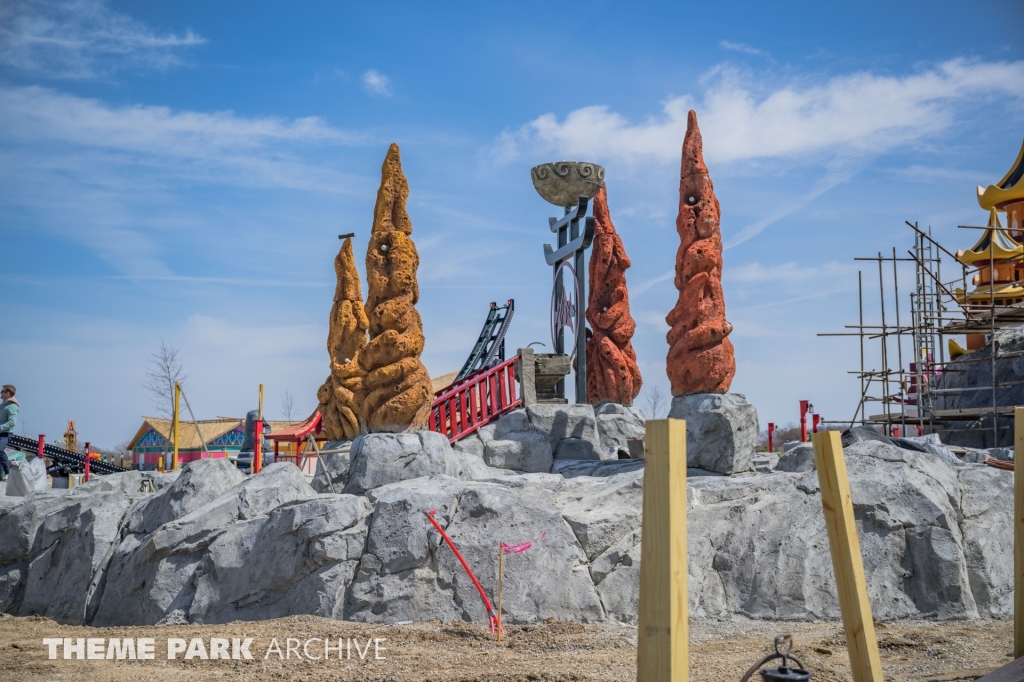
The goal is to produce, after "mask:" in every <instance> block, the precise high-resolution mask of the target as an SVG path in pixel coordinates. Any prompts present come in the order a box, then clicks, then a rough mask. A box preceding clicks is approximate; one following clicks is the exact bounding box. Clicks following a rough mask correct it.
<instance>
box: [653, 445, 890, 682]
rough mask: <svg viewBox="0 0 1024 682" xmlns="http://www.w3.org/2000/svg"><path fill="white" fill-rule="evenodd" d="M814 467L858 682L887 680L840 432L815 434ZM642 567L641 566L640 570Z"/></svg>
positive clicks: (853, 669) (855, 678) (856, 681)
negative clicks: (883, 675)
mask: <svg viewBox="0 0 1024 682" xmlns="http://www.w3.org/2000/svg"><path fill="white" fill-rule="evenodd" d="M813 441H814V463H815V465H816V466H817V468H818V484H819V485H820V487H821V507H822V510H823V511H824V512H825V528H826V530H827V531H828V544H829V549H830V550H831V554H832V568H833V570H834V571H835V574H836V589H837V591H838V592H839V608H840V610H841V611H842V615H843V631H844V632H845V633H846V647H847V650H848V651H849V652H850V669H851V671H852V672H853V682H882V679H883V678H882V664H881V662H880V661H879V660H878V642H877V641H876V640H875V624H874V621H872V619H871V602H870V601H868V590H867V582H866V581H865V579H864V560H863V558H862V557H861V553H860V541H859V540H858V539H857V525H856V523H855V522H854V518H853V500H852V498H851V497H850V481H849V479H848V478H847V476H846V461H845V460H844V459H843V442H842V440H840V437H839V432H838V431H826V432H824V433H816V434H814V436H813ZM642 568H643V565H642V564H641V569H642Z"/></svg>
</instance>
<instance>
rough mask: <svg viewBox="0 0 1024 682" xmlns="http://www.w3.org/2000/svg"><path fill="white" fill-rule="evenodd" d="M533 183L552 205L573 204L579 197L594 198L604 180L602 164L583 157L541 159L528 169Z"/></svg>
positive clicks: (538, 192)
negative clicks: (551, 161)
mask: <svg viewBox="0 0 1024 682" xmlns="http://www.w3.org/2000/svg"><path fill="white" fill-rule="evenodd" d="M530 177H531V178H533V187H534V189H536V190H537V194H539V195H541V197H543V198H544V200H545V201H547V202H550V203H552V204H554V205H555V206H575V205H576V203H577V202H578V201H579V198H580V197H587V198H588V199H591V198H593V196H594V195H595V194H597V191H598V190H599V189H601V183H603V182H604V166H598V165H597V164H596V163H587V162H586V161H555V162H553V163H542V164H541V165H539V166H534V167H533V168H532V169H531V170H530Z"/></svg>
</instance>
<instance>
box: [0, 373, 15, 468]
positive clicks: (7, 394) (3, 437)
mask: <svg viewBox="0 0 1024 682" xmlns="http://www.w3.org/2000/svg"><path fill="white" fill-rule="evenodd" d="M14 392H15V388H14V386H11V385H10V384H4V387H3V388H2V389H0V401H2V402H0V481H5V480H7V474H8V473H10V471H11V463H10V462H9V461H7V438H8V436H10V435H11V432H12V431H14V427H15V426H17V425H18V400H17V398H15V397H14Z"/></svg>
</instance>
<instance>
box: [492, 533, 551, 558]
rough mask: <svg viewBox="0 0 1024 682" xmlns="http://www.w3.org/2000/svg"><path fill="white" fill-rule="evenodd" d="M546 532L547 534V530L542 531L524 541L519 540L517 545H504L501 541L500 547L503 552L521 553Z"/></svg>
mask: <svg viewBox="0 0 1024 682" xmlns="http://www.w3.org/2000/svg"><path fill="white" fill-rule="evenodd" d="M547 534H548V532H547V531H544V532H543V533H541V534H540V535H538V536H537V537H535V538H534V539H532V540H527V541H526V542H520V543H519V544H518V545H506V544H505V543H504V542H503V543H501V549H502V550H503V551H504V552H505V554H522V553H523V552H525V551H526V550H528V549H530V548H531V547H533V543H535V542H537V541H538V540H540V539H541V538H543V537H544V536H545V535H547Z"/></svg>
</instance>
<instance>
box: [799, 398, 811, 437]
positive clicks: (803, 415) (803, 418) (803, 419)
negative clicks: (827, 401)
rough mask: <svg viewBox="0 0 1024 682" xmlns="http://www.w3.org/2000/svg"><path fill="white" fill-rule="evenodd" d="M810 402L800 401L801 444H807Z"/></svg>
mask: <svg viewBox="0 0 1024 682" xmlns="http://www.w3.org/2000/svg"><path fill="white" fill-rule="evenodd" d="M810 403H811V401H810V400H801V401H800V442H801V443H806V442H807V406H808V405H810Z"/></svg>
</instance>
